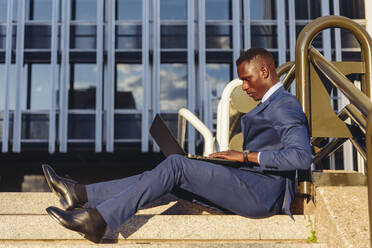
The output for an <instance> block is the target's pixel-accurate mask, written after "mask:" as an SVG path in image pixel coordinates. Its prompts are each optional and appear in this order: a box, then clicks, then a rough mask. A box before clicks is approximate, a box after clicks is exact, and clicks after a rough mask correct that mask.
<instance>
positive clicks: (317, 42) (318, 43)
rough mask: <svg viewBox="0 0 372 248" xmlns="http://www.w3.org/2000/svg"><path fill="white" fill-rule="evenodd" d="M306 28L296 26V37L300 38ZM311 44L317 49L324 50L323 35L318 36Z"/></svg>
mask: <svg viewBox="0 0 372 248" xmlns="http://www.w3.org/2000/svg"><path fill="white" fill-rule="evenodd" d="M304 27H305V26H304V25H296V37H298V35H299V34H300V32H301V30H302V29H303V28H304ZM311 44H312V45H313V46H314V47H316V48H323V41H322V33H319V34H318V35H317V36H315V38H314V40H313V41H312V43H311Z"/></svg>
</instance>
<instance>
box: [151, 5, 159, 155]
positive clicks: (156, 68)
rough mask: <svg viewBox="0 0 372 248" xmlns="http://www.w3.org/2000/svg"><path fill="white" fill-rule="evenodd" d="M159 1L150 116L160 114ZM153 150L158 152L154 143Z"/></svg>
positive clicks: (154, 12) (155, 28)
mask: <svg viewBox="0 0 372 248" xmlns="http://www.w3.org/2000/svg"><path fill="white" fill-rule="evenodd" d="M159 1H160V0H153V2H152V3H153V12H152V13H153V15H152V16H153V71H152V73H153V88H152V108H153V111H152V116H153V118H154V117H155V115H156V114H158V113H160V104H159V102H160V2H159ZM153 150H154V151H156V152H158V151H160V149H159V147H158V146H157V145H156V143H154V145H153Z"/></svg>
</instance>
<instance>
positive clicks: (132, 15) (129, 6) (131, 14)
mask: <svg viewBox="0 0 372 248" xmlns="http://www.w3.org/2000/svg"><path fill="white" fill-rule="evenodd" d="M116 19H118V20H140V19H142V1H139V0H117V1H116Z"/></svg>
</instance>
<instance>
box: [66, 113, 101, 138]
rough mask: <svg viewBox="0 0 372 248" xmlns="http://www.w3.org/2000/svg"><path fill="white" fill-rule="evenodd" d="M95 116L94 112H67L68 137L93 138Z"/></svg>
mask: <svg viewBox="0 0 372 248" xmlns="http://www.w3.org/2000/svg"><path fill="white" fill-rule="evenodd" d="M95 128H96V117H95V115H94V114H69V115H68V139H85V140H86V139H94V137H95V131H96V130H95Z"/></svg>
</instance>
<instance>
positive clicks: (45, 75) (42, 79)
mask: <svg viewBox="0 0 372 248" xmlns="http://www.w3.org/2000/svg"><path fill="white" fill-rule="evenodd" d="M29 68H30V70H29V75H28V76H29V87H30V89H29V96H28V101H27V105H28V106H27V108H28V109H32V110H35V109H37V110H49V109H50V107H51V105H50V70H51V67H50V65H49V64H31V65H29Z"/></svg>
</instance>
